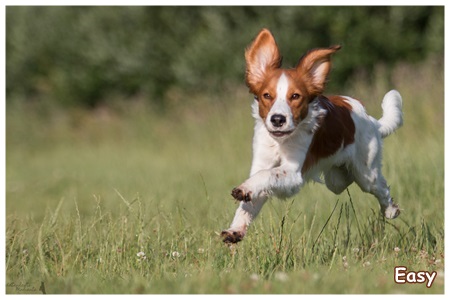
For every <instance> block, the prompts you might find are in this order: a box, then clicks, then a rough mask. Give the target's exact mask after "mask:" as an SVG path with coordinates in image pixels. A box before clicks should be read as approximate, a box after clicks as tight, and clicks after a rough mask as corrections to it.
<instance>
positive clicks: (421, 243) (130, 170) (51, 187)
mask: <svg viewBox="0 0 450 300" xmlns="http://www.w3.org/2000/svg"><path fill="white" fill-rule="evenodd" d="M387 74H388V73H387V71H386V70H384V69H383V68H379V69H378V70H377V74H376V76H375V78H376V80H375V81H374V82H369V83H368V82H367V81H364V80H355V84H354V85H353V89H352V90H350V91H339V93H342V94H347V95H351V96H354V97H356V98H358V99H361V100H362V101H363V102H364V103H365V105H366V107H367V110H368V112H369V113H371V114H372V115H374V116H380V115H381V109H380V108H379V106H380V103H381V99H382V97H383V95H384V93H385V92H386V91H387V90H388V89H390V88H394V87H395V88H396V89H398V90H399V91H400V92H401V93H402V95H403V98H404V110H405V124H404V127H403V128H401V129H400V130H399V131H398V132H397V133H396V134H394V135H393V136H391V137H389V138H388V139H386V140H385V149H384V161H383V162H384V174H385V177H386V178H387V180H388V183H389V184H390V186H391V191H392V194H393V196H394V197H395V200H396V202H398V203H399V204H400V207H401V208H402V213H401V215H400V217H399V218H398V219H396V220H385V219H383V218H382V217H381V216H380V214H379V207H378V203H377V201H376V199H375V198H374V197H372V196H371V195H368V194H364V193H362V192H361V191H360V190H359V189H358V188H357V187H355V186H351V187H350V188H349V189H348V190H347V191H346V192H344V193H342V194H341V195H338V196H336V195H334V194H332V193H331V192H329V191H328V190H327V189H326V188H325V187H324V186H322V185H320V184H309V185H307V186H306V187H305V188H304V189H303V190H302V191H301V192H300V194H298V195H297V196H295V197H294V198H292V199H290V200H287V201H278V200H272V201H269V202H268V204H267V205H266V206H265V207H264V209H263V210H262V212H261V214H260V216H259V217H258V218H257V219H256V221H255V222H254V223H253V224H252V225H251V228H250V230H249V233H248V235H247V236H246V238H245V240H244V241H243V242H242V243H240V244H238V245H235V246H232V247H227V246H226V245H224V244H223V243H222V242H221V240H220V237H219V235H218V233H219V232H220V230H221V229H224V228H227V226H228V225H229V222H230V221H231V219H232V217H233V215H234V210H235V209H236V205H237V204H236V203H235V202H233V201H232V200H231V196H229V192H230V190H231V188H232V187H234V186H235V185H237V184H239V183H240V182H241V181H242V180H244V179H245V178H246V176H247V175H248V170H249V167H250V161H251V138H252V126H253V124H252V120H251V118H250V108H249V104H250V100H251V96H250V95H248V94H247V91H246V90H244V88H243V87H238V88H234V89H231V88H230V90H229V93H228V94H226V95H195V96H193V95H182V94H179V93H177V92H174V93H173V94H171V95H170V99H168V101H171V106H170V109H169V112H168V113H165V114H160V113H159V112H158V111H156V110H153V109H152V108H151V107H148V106H146V105H143V104H142V102H140V101H136V102H135V103H133V104H131V105H129V106H126V107H123V106H120V105H117V107H115V108H114V109H111V108H106V107H100V108H98V109H97V110H95V111H89V112H87V111H71V112H67V111H57V110H55V109H48V108H43V107H41V106H39V105H36V106H35V107H32V106H28V105H27V106H22V105H21V104H19V103H18V102H17V103H16V104H14V103H11V105H8V107H7V128H6V129H7V148H6V151H7V152H6V156H7V157H6V257H5V260H6V284H7V286H6V291H7V293H40V292H41V291H40V290H39V288H40V287H41V285H42V283H43V284H44V286H45V291H46V292H47V293H443V288H444V283H443V268H444V267H443V266H444V256H443V255H444V254H443V253H444V212H443V211H444V209H443V208H444V180H443V177H444V165H443V162H444V146H443V141H444V138H443V132H444V129H443V123H444V112H443V105H444V104H443V103H444V101H443V86H444V85H443V72H442V69H441V68H440V67H439V65H437V64H436V63H433V62H428V63H426V64H423V65H420V66H411V65H400V66H398V67H396V69H395V70H394V73H393V76H388V75H387ZM389 82H391V84H390V83H389ZM13 105H14V106H13ZM396 265H404V266H407V267H408V269H410V270H416V271H417V270H429V271H432V270H437V271H438V276H437V279H436V282H435V284H434V285H433V286H432V288H430V289H427V288H426V287H425V286H424V285H419V284H415V285H407V284H406V285H397V284H395V283H394V281H393V272H394V271H393V268H394V266H396Z"/></svg>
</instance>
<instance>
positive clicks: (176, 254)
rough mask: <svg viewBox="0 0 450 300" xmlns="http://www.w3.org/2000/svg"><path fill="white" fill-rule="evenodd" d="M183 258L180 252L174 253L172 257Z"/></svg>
mask: <svg viewBox="0 0 450 300" xmlns="http://www.w3.org/2000/svg"><path fill="white" fill-rule="evenodd" d="M180 256H181V254H180V252H178V251H173V252H172V257H175V258H176V257H180Z"/></svg>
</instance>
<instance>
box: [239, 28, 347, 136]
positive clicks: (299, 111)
mask: <svg viewBox="0 0 450 300" xmlns="http://www.w3.org/2000/svg"><path fill="white" fill-rule="evenodd" d="M339 49H340V47H339V46H335V47H331V48H325V49H315V50H312V51H310V52H308V53H307V54H306V55H305V56H304V57H302V58H301V60H300V61H299V63H298V65H297V66H296V67H295V68H293V69H281V68H280V66H281V56H280V54H279V50H278V46H277V44H276V42H275V39H274V38H273V36H272V34H271V33H270V32H269V31H268V30H266V29H263V30H262V31H261V32H260V33H259V34H258V36H257V37H256V39H255V40H254V41H253V43H252V44H251V45H250V47H249V48H248V49H247V50H246V52H245V59H246V63H247V70H246V82H247V85H248V87H249V88H250V91H251V92H252V93H253V94H254V95H255V97H256V99H257V100H258V102H259V104H258V106H259V114H260V116H261V118H262V119H263V120H264V123H265V125H266V128H267V130H268V131H269V132H270V134H271V135H272V136H273V137H275V138H280V137H285V136H289V135H290V134H291V133H292V132H293V131H294V130H295V128H296V126H297V125H298V124H299V123H300V122H301V121H302V120H303V119H304V118H305V117H306V115H307V114H308V105H309V103H310V102H311V101H312V100H313V99H314V98H315V97H316V96H317V95H320V94H321V93H322V91H323V88H324V84H325V80H326V77H327V75H328V73H329V71H330V67H331V63H330V56H331V54H332V53H334V52H336V51H337V50H339Z"/></svg>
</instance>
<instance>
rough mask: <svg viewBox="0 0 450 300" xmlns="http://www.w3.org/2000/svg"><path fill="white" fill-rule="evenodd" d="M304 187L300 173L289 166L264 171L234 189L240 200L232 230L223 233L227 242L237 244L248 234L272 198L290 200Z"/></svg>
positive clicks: (233, 193) (234, 193)
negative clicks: (290, 197)
mask: <svg viewBox="0 0 450 300" xmlns="http://www.w3.org/2000/svg"><path fill="white" fill-rule="evenodd" d="M302 185H303V179H302V176H301V173H300V171H298V170H297V168H296V169H292V168H289V167H286V166H280V167H276V168H273V169H270V170H261V171H259V172H257V173H256V174H254V175H253V176H251V177H250V178H249V179H247V180H246V181H245V182H244V183H243V184H241V185H240V186H239V187H237V188H235V189H233V192H232V195H233V197H234V198H235V199H236V200H239V201H241V203H240V204H239V207H238V209H237V210H236V214H235V216H234V219H233V222H232V223H231V225H230V228H229V229H227V230H224V231H222V237H223V240H224V242H227V243H237V242H239V241H241V240H242V239H243V238H244V236H245V234H246V233H247V228H248V226H249V225H250V223H251V222H252V221H253V219H254V218H256V216H257V215H258V213H259V212H260V210H261V208H262V207H263V205H264V203H265V202H266V201H267V199H268V198H269V197H270V196H271V195H274V196H277V197H281V198H284V197H289V196H292V195H294V194H295V193H297V192H298V191H299V189H300V187H301V186H302Z"/></svg>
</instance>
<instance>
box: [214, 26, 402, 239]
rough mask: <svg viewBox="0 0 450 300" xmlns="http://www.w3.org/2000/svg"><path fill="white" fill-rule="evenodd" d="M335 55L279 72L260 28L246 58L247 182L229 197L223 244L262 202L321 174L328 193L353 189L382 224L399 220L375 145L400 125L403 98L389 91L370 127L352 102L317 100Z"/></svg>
mask: <svg viewBox="0 0 450 300" xmlns="http://www.w3.org/2000/svg"><path fill="white" fill-rule="evenodd" d="M339 49H340V46H333V47H330V48H322V49H314V50H311V51H309V52H308V53H307V54H306V55H304V56H303V57H302V58H301V59H300V61H299V63H298V64H297V66H296V67H295V68H293V69H282V68H281V56H280V53H279V50H278V47H277V44H276V42H275V39H274V37H273V36H272V34H271V33H270V31H269V30H267V29H263V30H261V32H260V33H259V34H258V36H257V37H256V39H255V40H254V41H253V43H252V44H251V45H250V46H249V48H247V50H246V51H245V60H246V64H247V70H246V83H247V85H248V87H249V89H250V92H251V93H252V94H254V95H255V100H254V102H253V105H252V108H253V117H254V118H255V120H256V122H255V123H256V124H255V128H254V130H255V133H254V137H253V162H252V167H251V170H250V178H249V179H247V180H246V181H245V182H244V183H242V184H241V185H240V186H238V187H236V188H235V189H233V191H232V193H231V194H232V196H233V197H234V198H235V199H236V200H238V201H241V202H240V205H239V208H238V209H237V211H236V215H235V217H234V219H233V221H232V223H231V225H230V228H229V229H227V230H224V231H222V237H223V240H224V242H227V243H237V242H239V241H241V240H242V238H243V237H244V236H245V234H246V232H247V229H248V226H249V224H250V222H251V221H252V220H253V219H254V218H255V217H256V216H257V214H258V213H259V211H260V210H261V208H262V206H263V205H264V203H265V202H266V201H267V199H268V198H269V197H272V196H275V197H278V198H286V197H290V196H293V195H294V194H296V193H297V192H298V191H299V190H300V188H301V187H302V186H303V185H304V184H305V183H306V182H307V181H310V180H319V181H320V176H321V175H322V174H323V178H324V181H325V184H326V186H327V187H328V189H330V190H331V191H332V192H334V193H336V194H340V193H341V192H343V191H344V190H345V189H346V188H347V187H348V186H349V185H350V184H351V183H352V182H356V183H357V184H358V185H359V187H360V188H361V189H362V190H363V191H364V192H368V193H371V194H373V195H374V196H375V197H376V198H377V199H378V201H379V203H380V206H381V212H382V214H383V215H384V216H385V217H386V218H391V219H392V218H395V217H397V216H398V215H399V214H400V210H399V208H398V206H397V205H396V204H394V203H393V200H392V197H391V195H390V192H389V187H388V185H387V184H386V180H385V179H384V177H383V175H382V173H381V151H382V139H383V138H385V137H387V136H388V135H390V134H391V133H393V132H394V131H395V130H396V129H397V128H399V127H400V126H401V125H402V122H403V119H402V98H401V96H400V94H399V93H398V92H397V91H395V90H392V91H390V92H388V93H387V94H386V95H385V96H384V99H383V103H382V108H383V117H382V118H381V119H379V120H376V119H375V118H373V117H371V116H369V115H367V113H366V111H365V109H364V106H363V105H362V104H361V103H360V102H359V101H358V100H356V99H353V98H350V97H346V96H324V95H322V93H323V90H324V86H325V82H326V79H327V76H328V73H329V71H330V68H331V62H330V56H331V55H332V54H333V53H335V52H336V51H338V50H339Z"/></svg>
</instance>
